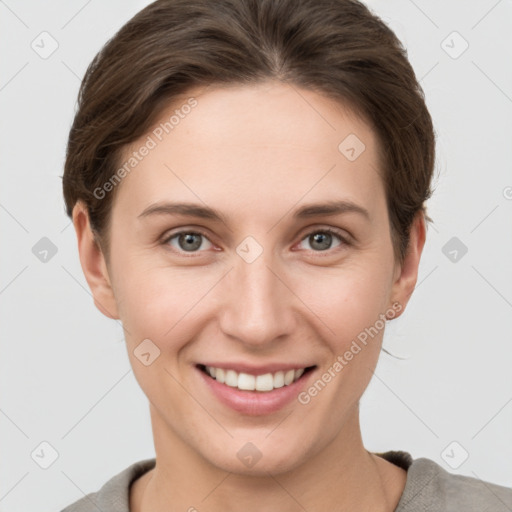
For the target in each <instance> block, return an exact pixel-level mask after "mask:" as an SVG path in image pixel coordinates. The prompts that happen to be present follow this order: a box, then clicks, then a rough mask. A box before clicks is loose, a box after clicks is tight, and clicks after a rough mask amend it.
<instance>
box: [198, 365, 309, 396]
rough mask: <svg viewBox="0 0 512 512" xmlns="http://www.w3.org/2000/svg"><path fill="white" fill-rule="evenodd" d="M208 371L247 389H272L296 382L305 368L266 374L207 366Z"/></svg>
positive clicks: (211, 374)
mask: <svg viewBox="0 0 512 512" xmlns="http://www.w3.org/2000/svg"><path fill="white" fill-rule="evenodd" d="M206 371H207V372H208V373H209V374H210V376H211V377H213V378H214V379H215V380H217V381H218V382H221V383H222V384H226V385H227V386H231V387H232V388H238V389H242V390H247V391H254V390H256V391H272V390H273V389H275V388H282V387H283V386H288V385H289V384H291V383H292V382H295V381H296V380H297V379H298V378H299V377H300V376H301V375H302V374H303V373H304V368H300V369H299V370H288V371H286V372H285V371H278V372H276V373H265V374H264V375H257V376H256V375H250V374H248V373H238V372H235V371H234V370H224V369H223V368H214V367H213V366H206Z"/></svg>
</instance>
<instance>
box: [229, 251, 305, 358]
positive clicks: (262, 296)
mask: <svg viewBox="0 0 512 512" xmlns="http://www.w3.org/2000/svg"><path fill="white" fill-rule="evenodd" d="M271 260H272V258H271V255H270V253H269V254H267V253H266V252H265V251H264V252H263V253H262V254H261V255H260V256H259V257H258V258H257V259H256V260H255V261H253V262H251V263H248V262H246V261H244V259H242V258H241V257H238V255H235V256H234V268H233V269H232V270H231V271H230V272H229V273H228V275H227V276H226V279H224V280H223V281H224V282H223V286H222V288H221V290H219V291H220V293H221V294H222V300H221V307H220V309H219V317H220V318H219V323H220V328H221V330H222V332H223V333H224V334H225V335H226V336H229V337H232V338H235V339H237V340H238V341H240V342H242V343H244V344H245V345H247V346H248V347H250V348H252V349H258V348H259V349H263V348H268V347H269V346H271V345H272V344H273V343H274V342H275V340H277V339H284V338H285V337H286V336H287V335H290V334H291V333H292V332H293V329H294V326H295V322H296V318H297V317H296V312H295V308H294V304H295V302H296V300H297V298H296V297H295V295H294V294H293V291H292V290H290V289H289V288H288V287H287V285H286V279H285V278H284V275H283V274H284V271H283V269H282V266H281V267H279V266H277V265H276V264H275V263H273V262H272V261H271ZM279 268H280V269H281V272H280V271H279Z"/></svg>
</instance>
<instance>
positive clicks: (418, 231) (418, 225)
mask: <svg viewBox="0 0 512 512" xmlns="http://www.w3.org/2000/svg"><path fill="white" fill-rule="evenodd" d="M425 238H426V228H425V217H424V214H423V212H422V211H420V212H418V213H417V214H416V216H415V218H414V221H413V224H412V226H411V230H410V235H409V245H408V246H407V253H406V255H405V258H404V262H403V263H402V265H400V264H399V263H397V264H396V268H395V276H394V282H393V287H392V292H391V297H392V299H393V300H392V303H394V302H398V303H399V304H400V305H401V306H402V308H401V309H400V311H398V312H397V314H396V315H395V316H394V317H393V318H397V317H399V316H400V315H401V314H402V313H403V312H404V311H405V308H406V306H407V303H408V302H409V299H410V298H411V295H412V292H413V291H414V288H415V286H416V281H417V279H418V267H419V264H420V258H421V253H422V251H423V247H424V245H425Z"/></svg>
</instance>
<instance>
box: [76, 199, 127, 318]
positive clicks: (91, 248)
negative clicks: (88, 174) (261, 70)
mask: <svg viewBox="0 0 512 512" xmlns="http://www.w3.org/2000/svg"><path fill="white" fill-rule="evenodd" d="M73 225H74V227H75V232H76V236H77V241H78V253H79V256H80V264H81V265H82V270H83V272H84V276H85V279H86V280H87V283H88V285H89V288H90V289H91V293H92V296H93V299H94V305H95V306H96V307H97V308H98V309H99V310H100V311H101V313H103V314H104V315H105V316H107V317H109V318H112V319H114V320H116V319H118V318H119V315H118V311H117V303H116V300H115V296H114V292H113V289H112V285H111V279H110V276H109V274H108V269H107V265H106V262H105V258H104V255H103V253H102V251H101V249H100V247H99V245H98V243H97V242H96V240H95V238H94V234H93V231H92V229H91V225H90V221H89V213H88V210H87V207H86V206H85V205H84V203H83V202H82V201H78V202H77V203H76V204H75V206H74V208H73Z"/></svg>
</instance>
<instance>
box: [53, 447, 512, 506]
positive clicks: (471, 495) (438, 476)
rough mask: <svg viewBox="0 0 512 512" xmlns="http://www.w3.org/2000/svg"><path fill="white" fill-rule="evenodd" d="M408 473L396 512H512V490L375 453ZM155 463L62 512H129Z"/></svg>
mask: <svg viewBox="0 0 512 512" xmlns="http://www.w3.org/2000/svg"><path fill="white" fill-rule="evenodd" d="M375 455H379V456H380V457H383V458H384V459H386V460H388V461H389V462H391V463H393V464H395V465H397V466H400V467H402V468H403V469H406V470H407V481H406V484H405V488H404V490H403V493H402V496H401V497H400V501H399V502H398V506H397V508H396V509H395V512H462V511H464V512H511V511H512V488H509V487H503V486H500V485H496V484H491V483H489V482H485V481H482V480H479V479H477V478H473V477H469V476H462V475H455V474H452V473H449V472H448V471H446V470H445V469H444V468H442V467H441V466H440V465H439V464H437V463H436V462H434V461H433V460H430V459H426V458H419V459H414V460H413V458H412V457H411V455H410V454H409V453H408V452H404V451H388V452H384V453H376V454H375ZM155 463H156V460H155V459H145V460H142V461H139V462H136V463H134V464H132V465H131V466H129V467H128V468H126V469H125V470H123V471H122V472H121V473H119V474H117V475H116V476H114V477H113V478H111V479H110V480H108V481H107V482H106V483H105V484H104V485H103V487H101V489H100V490H99V491H97V492H93V493H90V494H88V495H87V496H84V497H83V498H81V499H79V500H78V501H76V502H74V503H73V504H71V505H69V506H68V507H66V508H65V509H64V510H62V511H61V512H97V511H98V510H101V511H102V512H130V508H129V499H130V484H131V483H132V482H133V481H134V480H136V479H137V478H138V477H140V476H141V475H142V474H144V473H146V472H147V471H149V470H150V469H152V468H154V467H155Z"/></svg>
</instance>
